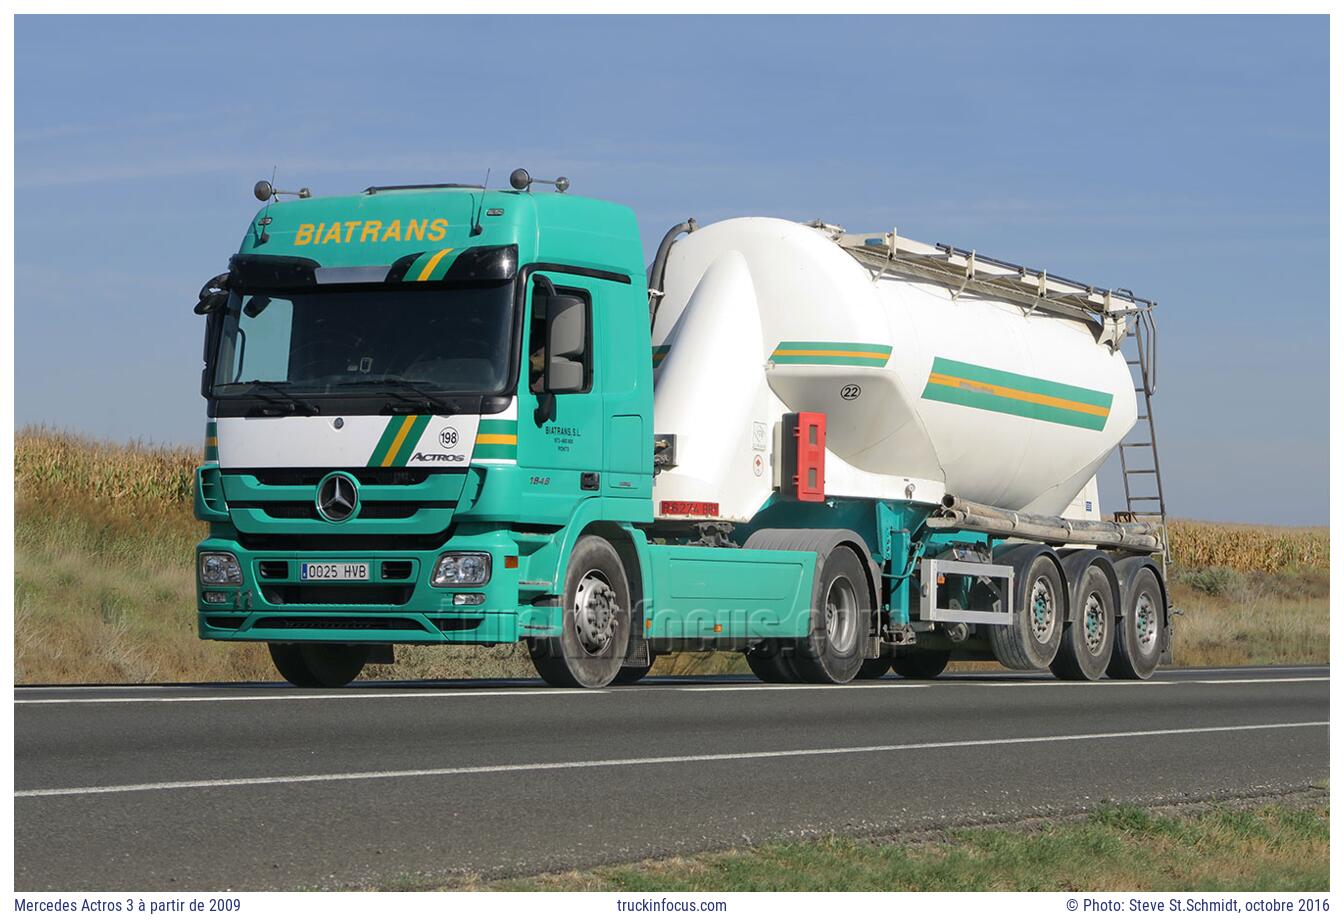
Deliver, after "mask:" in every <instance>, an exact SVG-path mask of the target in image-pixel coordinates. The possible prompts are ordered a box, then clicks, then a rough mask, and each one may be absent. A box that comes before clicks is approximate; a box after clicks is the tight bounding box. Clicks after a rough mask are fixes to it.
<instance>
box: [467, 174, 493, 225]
mask: <svg viewBox="0 0 1344 920" xmlns="http://www.w3.org/2000/svg"><path fill="white" fill-rule="evenodd" d="M489 190H490V167H488V166H487V167H486V169H485V182H483V183H482V184H481V203H480V205H479V206H478V207H477V208H476V217H475V219H474V220H472V222H471V235H472V236H480V234H481V229H482V228H481V213H482V212H483V211H485V193H486V192H487V191H489Z"/></svg>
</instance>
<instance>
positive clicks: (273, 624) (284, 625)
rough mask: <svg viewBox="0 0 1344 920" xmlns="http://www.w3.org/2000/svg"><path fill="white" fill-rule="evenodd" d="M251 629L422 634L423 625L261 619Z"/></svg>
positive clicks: (393, 620) (392, 620)
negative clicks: (409, 631)
mask: <svg viewBox="0 0 1344 920" xmlns="http://www.w3.org/2000/svg"><path fill="white" fill-rule="evenodd" d="M252 628H253V629H380V630H387V631H392V630H397V631H407V630H411V631H415V632H424V631H425V627H424V624H422V623H420V622H419V621H417V620H412V619H410V618H409V617H366V618H359V617H262V618H261V619H260V620H257V622H255V623H253V624H252Z"/></svg>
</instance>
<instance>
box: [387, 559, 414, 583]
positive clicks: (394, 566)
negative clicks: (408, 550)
mask: <svg viewBox="0 0 1344 920" xmlns="http://www.w3.org/2000/svg"><path fill="white" fill-rule="evenodd" d="M382 575H383V581H400V580H401V579H403V578H410V577H411V564H410V563H409V562H384V563H383V566H382Z"/></svg>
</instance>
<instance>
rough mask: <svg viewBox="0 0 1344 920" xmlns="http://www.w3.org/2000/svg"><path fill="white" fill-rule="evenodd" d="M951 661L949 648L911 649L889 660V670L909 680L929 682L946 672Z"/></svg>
mask: <svg viewBox="0 0 1344 920" xmlns="http://www.w3.org/2000/svg"><path fill="white" fill-rule="evenodd" d="M951 660H952V650H951V649H950V648H942V649H939V648H921V649H912V650H911V651H908V652H904V653H901V654H898V655H896V656H895V657H894V658H892V659H891V669H892V670H893V671H895V672H896V673H897V674H899V675H901V676H902V677H905V678H909V679H911V680H931V679H932V678H935V677H937V676H938V675H939V674H941V673H943V671H945V670H947V663H948V662H949V661H951Z"/></svg>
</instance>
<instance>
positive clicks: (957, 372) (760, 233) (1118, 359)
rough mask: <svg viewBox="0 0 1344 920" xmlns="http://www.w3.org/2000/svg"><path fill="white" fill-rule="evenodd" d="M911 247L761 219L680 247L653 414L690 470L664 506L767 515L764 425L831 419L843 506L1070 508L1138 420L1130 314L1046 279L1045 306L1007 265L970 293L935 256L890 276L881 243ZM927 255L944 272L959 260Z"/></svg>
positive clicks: (771, 453)
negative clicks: (869, 502)
mask: <svg viewBox="0 0 1344 920" xmlns="http://www.w3.org/2000/svg"><path fill="white" fill-rule="evenodd" d="M896 240H900V238H899V237H895V235H894V234H891V235H887V236H886V237H879V238H875V239H868V240H864V239H861V238H860V239H854V238H851V237H847V236H845V235H844V234H843V233H842V231H840V230H839V229H838V228H831V227H826V226H824V225H821V226H811V225H804V224H799V223H794V222H790V221H784V220H777V219H773V218H759V217H749V218H737V219H732V220H726V221H722V222H720V223H716V224H711V225H709V226H705V227H702V228H699V229H698V230H696V232H694V233H691V234H689V235H688V236H686V237H685V238H683V239H682V240H680V241H679V242H678V243H677V244H676V245H675V246H674V247H672V249H671V251H670V253H669V254H668V255H667V259H666V268H665V275H664V283H663V291H664V296H663V297H662V300H661V303H660V306H659V309H658V312H657V315H656V317H655V321H654V327H653V344H654V361H655V375H656V377H655V387H656V389H655V393H656V396H655V410H654V411H655V425H656V427H657V429H658V431H660V432H672V433H675V434H676V435H677V439H678V443H677V453H678V465H677V467H675V468H673V469H669V470H665V471H664V472H663V473H661V474H660V475H659V477H658V480H657V483H656V486H655V500H656V502H657V501H677V500H690V501H705V500H709V501H716V502H717V503H718V504H719V505H720V508H721V512H720V516H721V517H722V518H723V519H727V520H741V521H745V520H750V519H751V517H752V515H754V514H755V513H756V512H757V511H758V510H759V509H760V508H761V507H762V506H763V505H764V504H765V503H766V502H767V501H768V500H769V499H770V497H771V493H772V490H773V487H774V486H775V485H776V482H775V477H772V476H771V475H769V474H770V471H771V470H774V471H775V472H776V475H777V470H778V464H777V457H776V456H775V454H776V451H777V448H776V446H775V438H774V437H772V436H768V434H763V432H767V433H768V432H770V431H771V430H772V429H773V428H775V427H777V422H778V420H779V419H780V417H781V416H782V415H783V414H784V413H786V412H799V411H813V412H824V413H825V414H826V417H827V448H828V454H827V474H826V480H827V482H826V492H827V494H828V495H834V496H855V497H865V498H891V499H907V500H915V501H921V502H927V503H929V504H931V505H936V504H938V503H939V502H940V501H941V499H942V496H943V495H944V494H949V493H950V494H952V495H955V496H957V497H958V498H960V499H962V500H965V501H968V502H974V503H979V504H983V505H988V506H993V507H996V508H1004V509H1009V510H1013V511H1024V512H1027V513H1032V514H1040V515H1059V514H1061V513H1062V512H1064V511H1065V509H1066V508H1067V507H1068V506H1069V505H1070V503H1071V502H1072V501H1073V500H1074V499H1075V497H1076V496H1078V495H1079V493H1080V492H1081V491H1082V490H1083V489H1084V487H1086V486H1087V485H1088V483H1089V482H1090V480H1091V479H1092V477H1093V476H1094V474H1095V473H1096V472H1097V469H1098V468H1099V467H1100V466H1101V464H1102V463H1103V461H1104V460H1105V459H1106V457H1107V455H1108V454H1109V453H1110V452H1111V451H1112V450H1113V449H1114V448H1115V446H1116V444H1117V443H1119V441H1120V440H1121V438H1122V437H1123V436H1124V435H1125V434H1126V433H1127V432H1128V431H1129V430H1130V428H1131V427H1132V426H1133V424H1134V422H1135V419H1136V417H1137V406H1136V400H1135V392H1134V385H1133V382H1132V379H1131V376H1130V372H1129V369H1128V367H1127V365H1126V363H1125V358H1124V356H1123V355H1122V354H1121V352H1120V350H1119V345H1120V341H1121V339H1122V338H1123V336H1124V334H1125V322H1126V320H1125V316H1124V312H1123V311H1122V310H1115V311H1113V312H1111V313H1108V312H1107V310H1106V309H1105V307H1106V306H1109V300H1108V299H1106V300H1104V303H1103V300H1102V298H1101V295H1095V292H1092V291H1091V290H1090V289H1089V290H1088V291H1086V292H1085V293H1084V294H1079V293H1077V292H1076V291H1075V289H1074V287H1073V286H1071V285H1053V286H1052V282H1050V281H1049V280H1048V279H1046V278H1045V276H1044V275H1042V277H1041V281H1040V285H1041V286H1040V295H1041V296H1040V297H1039V301H1040V303H1037V304H1033V303H1032V299H1031V298H1030V297H1023V296H1021V291H1022V290H1024V289H1025V287H1026V286H1025V285H1024V284H1023V283H1022V281H1021V279H1017V278H1013V279H1008V278H1007V277H1006V275H1004V274H1003V273H993V272H986V273H984V274H983V275H981V276H980V277H979V278H977V279H976V281H977V283H976V284H973V285H963V286H962V289H961V290H958V289H957V287H956V286H955V285H954V284H950V283H948V281H947V278H948V277H949V276H950V275H951V273H950V272H946V271H944V272H942V273H941V274H940V273H938V272H936V271H932V270H930V271H927V272H926V271H924V270H922V269H921V268H920V264H923V263H920V261H919V260H918V259H910V260H907V262H904V263H897V262H894V261H893V262H892V264H890V265H886V266H884V265H883V263H882V257H881V252H882V249H883V247H882V245H880V244H883V243H886V244H887V247H886V248H887V249H888V251H889V252H897V251H899V247H898V246H895V245H893V241H896ZM900 242H901V243H905V242H907V241H903V240H900ZM914 245H923V244H914ZM927 249H928V250H929V253H928V258H927V260H926V261H927V262H928V263H929V264H933V263H934V262H936V260H937V258H938V253H939V252H941V250H937V249H936V248H935V247H927ZM963 261H965V260H963ZM970 263H971V267H972V270H971V271H969V272H968V273H967V274H968V277H970V276H972V275H974V274H975V272H974V267H975V261H974V257H973V256H972V258H971V260H970ZM996 279H999V280H998V281H996ZM1000 282H1001V283H1000ZM1010 282H1011V283H1010ZM996 285H997V286H996ZM1065 289H1067V290H1068V291H1071V292H1073V293H1071V294H1069V295H1068V296H1065V295H1064V294H1063V293H1061V292H1062V291H1064V290H1065ZM1000 290H1002V293H999V291H1000ZM1070 297H1072V300H1070V299H1069V298H1070ZM1069 304H1076V305H1077V309H1068V308H1067V307H1068V305H1069ZM1094 304H1095V308H1094Z"/></svg>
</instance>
